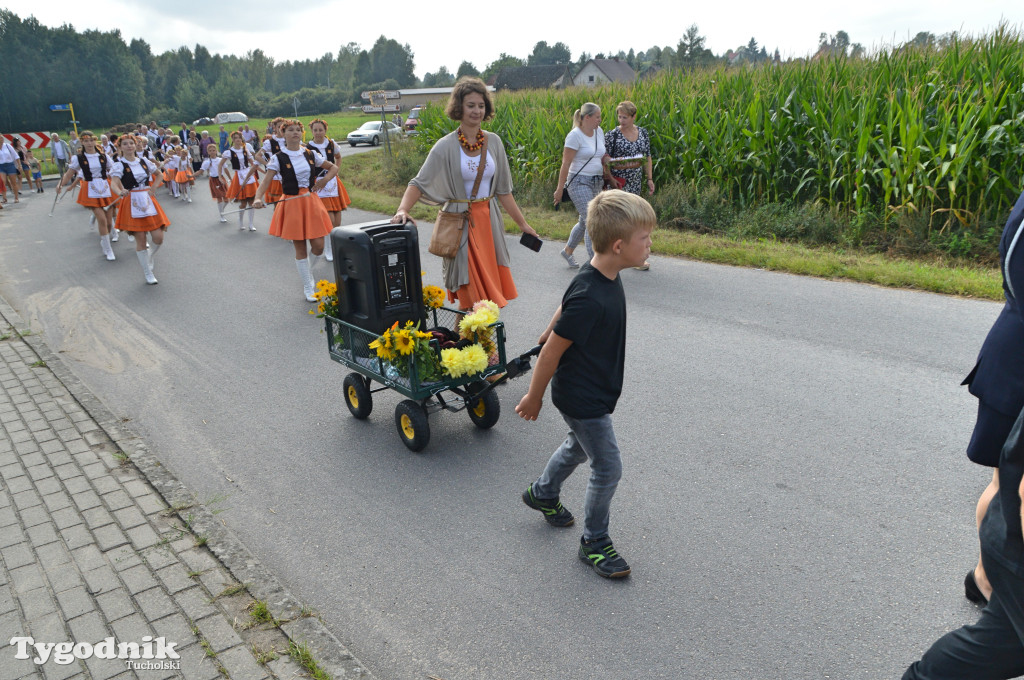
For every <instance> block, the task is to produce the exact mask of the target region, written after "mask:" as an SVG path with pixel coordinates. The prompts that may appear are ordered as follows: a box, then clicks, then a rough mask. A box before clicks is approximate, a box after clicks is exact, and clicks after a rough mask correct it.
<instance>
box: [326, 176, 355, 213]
mask: <svg viewBox="0 0 1024 680" xmlns="http://www.w3.org/2000/svg"><path fill="white" fill-rule="evenodd" d="M320 200H321V201H323V203H324V207H325V208H327V212H338V211H340V210H344V209H345V208H347V207H349V206H350V205H352V199H351V198H349V197H348V192H347V191H345V185H344V184H342V183H341V180H340V179H339V180H338V195H337V196H321V197H320Z"/></svg>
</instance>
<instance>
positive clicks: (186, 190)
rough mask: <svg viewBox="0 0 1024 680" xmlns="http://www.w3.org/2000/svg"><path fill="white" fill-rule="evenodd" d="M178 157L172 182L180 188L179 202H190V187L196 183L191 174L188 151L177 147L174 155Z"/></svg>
mask: <svg viewBox="0 0 1024 680" xmlns="http://www.w3.org/2000/svg"><path fill="white" fill-rule="evenodd" d="M174 155H175V156H177V157H178V170H177V172H175V173H174V182H175V184H177V185H178V186H179V187H181V200H183V201H188V202H189V203H191V202H192V187H193V186H194V185H195V183H196V178H195V175H193V174H192V161H191V160H190V159H189V157H188V149H186V148H185V147H184V146H182V147H179V148H178V149H177V150H176V151H175V153H174Z"/></svg>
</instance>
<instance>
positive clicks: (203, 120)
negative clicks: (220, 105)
mask: <svg viewBox="0 0 1024 680" xmlns="http://www.w3.org/2000/svg"><path fill="white" fill-rule="evenodd" d="M192 124H193V125H213V118H207V117H206V116H203V117H202V118H199V119H197V120H194V121H192Z"/></svg>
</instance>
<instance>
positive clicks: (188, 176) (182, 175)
mask: <svg viewBox="0 0 1024 680" xmlns="http://www.w3.org/2000/svg"><path fill="white" fill-rule="evenodd" d="M193 179H194V177H193V176H192V171H191V170H178V171H177V172H176V173H174V181H175V182H177V183H178V184H187V183H189V182H191V181H192V180H193Z"/></svg>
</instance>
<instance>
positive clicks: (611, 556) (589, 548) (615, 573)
mask: <svg viewBox="0 0 1024 680" xmlns="http://www.w3.org/2000/svg"><path fill="white" fill-rule="evenodd" d="M580 559H581V560H583V561H584V562H586V563H587V564H589V565H590V566H591V567H593V568H594V571H596V572H597V573H598V574H599V575H601V576H604V577H605V578H622V577H623V576H629V572H630V568H629V565H628V564H626V560H624V559H622V556H621V555H619V553H617V552H615V547H614V546H612V539H610V538H608V537H607V536H605V537H604V538H599V539H597V540H596V541H591V542H589V543H587V542H586V541H584V540H583V539H580Z"/></svg>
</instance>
